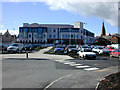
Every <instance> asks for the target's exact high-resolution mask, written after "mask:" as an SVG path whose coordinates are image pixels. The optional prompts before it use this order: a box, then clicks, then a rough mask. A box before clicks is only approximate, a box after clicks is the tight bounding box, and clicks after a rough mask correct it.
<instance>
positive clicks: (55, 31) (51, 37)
mask: <svg viewBox="0 0 120 90" xmlns="http://www.w3.org/2000/svg"><path fill="white" fill-rule="evenodd" d="M85 38H86V39H85ZM19 42H26V43H55V42H56V43H67V44H75V43H77V44H82V43H86V44H90V43H93V42H94V33H92V32H90V31H88V30H86V29H84V28H83V23H82V22H75V23H74V25H69V24H37V23H33V24H28V23H23V27H20V28H19Z"/></svg>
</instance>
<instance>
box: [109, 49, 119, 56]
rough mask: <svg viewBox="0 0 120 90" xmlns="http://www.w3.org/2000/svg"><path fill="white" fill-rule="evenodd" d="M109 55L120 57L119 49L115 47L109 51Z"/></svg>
mask: <svg viewBox="0 0 120 90" xmlns="http://www.w3.org/2000/svg"><path fill="white" fill-rule="evenodd" d="M110 57H119V58H120V49H116V50H114V51H113V52H111V53H110Z"/></svg>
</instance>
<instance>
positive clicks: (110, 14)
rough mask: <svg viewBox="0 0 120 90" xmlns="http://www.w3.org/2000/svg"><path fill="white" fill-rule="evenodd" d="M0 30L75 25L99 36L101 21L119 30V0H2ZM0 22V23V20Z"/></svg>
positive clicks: (16, 31) (12, 31)
mask: <svg viewBox="0 0 120 90" xmlns="http://www.w3.org/2000/svg"><path fill="white" fill-rule="evenodd" d="M0 7H1V9H0V12H1V15H0V20H1V21H0V26H1V27H0V32H2V33H4V32H5V31H6V30H7V29H8V30H10V33H11V34H18V33H19V31H18V30H19V27H20V26H22V24H23V23H39V24H45V23H47V24H51V23H52V24H74V22H76V21H81V22H85V23H87V24H85V25H84V28H87V29H88V30H90V31H92V32H94V33H95V34H96V35H100V33H101V27H102V22H103V21H104V22H105V28H106V30H107V34H108V33H112V34H113V33H118V0H114V2H113V0H109V1H108V0H104V1H103V0H97V2H96V1H95V0H30V1H29V2H28V0H27V1H26V0H3V1H2V2H1V3H0ZM1 22H2V23H1Z"/></svg>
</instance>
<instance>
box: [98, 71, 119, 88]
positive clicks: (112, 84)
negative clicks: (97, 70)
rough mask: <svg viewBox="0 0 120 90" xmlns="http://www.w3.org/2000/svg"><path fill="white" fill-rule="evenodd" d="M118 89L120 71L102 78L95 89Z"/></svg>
mask: <svg viewBox="0 0 120 90" xmlns="http://www.w3.org/2000/svg"><path fill="white" fill-rule="evenodd" d="M119 89H120V72H117V73H114V74H111V75H109V76H107V77H105V79H103V80H102V81H101V82H100V84H99V86H98V88H97V90H119Z"/></svg>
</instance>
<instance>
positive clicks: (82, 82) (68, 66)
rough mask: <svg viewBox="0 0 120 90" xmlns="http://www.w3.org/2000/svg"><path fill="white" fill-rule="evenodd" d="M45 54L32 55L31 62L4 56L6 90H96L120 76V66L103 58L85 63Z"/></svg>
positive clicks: (20, 55) (80, 60)
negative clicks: (103, 80) (104, 79)
mask: <svg viewBox="0 0 120 90" xmlns="http://www.w3.org/2000/svg"><path fill="white" fill-rule="evenodd" d="M43 51H44V50H43ZM41 52H42V51H40V52H37V53H32V54H31V55H29V57H30V58H28V59H26V58H25V54H17V55H10V54H9V55H6V54H5V55H3V59H2V79H3V80H2V87H3V88H46V89H47V88H95V87H96V85H97V83H98V82H99V80H100V79H101V78H102V77H103V76H106V75H108V74H111V73H113V72H117V70H118V67H117V66H118V64H119V62H120V60H118V59H117V58H112V59H110V58H109V57H102V56H99V57H97V60H83V59H73V58H71V57H68V56H61V55H59V56H57V57H55V55H53V56H52V55H50V56H49V55H48V56H47V55H43V52H42V53H41ZM33 56H34V57H33ZM52 57H53V58H52ZM63 57H65V59H63ZM86 82H87V83H86ZM35 90H36V89H35Z"/></svg>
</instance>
